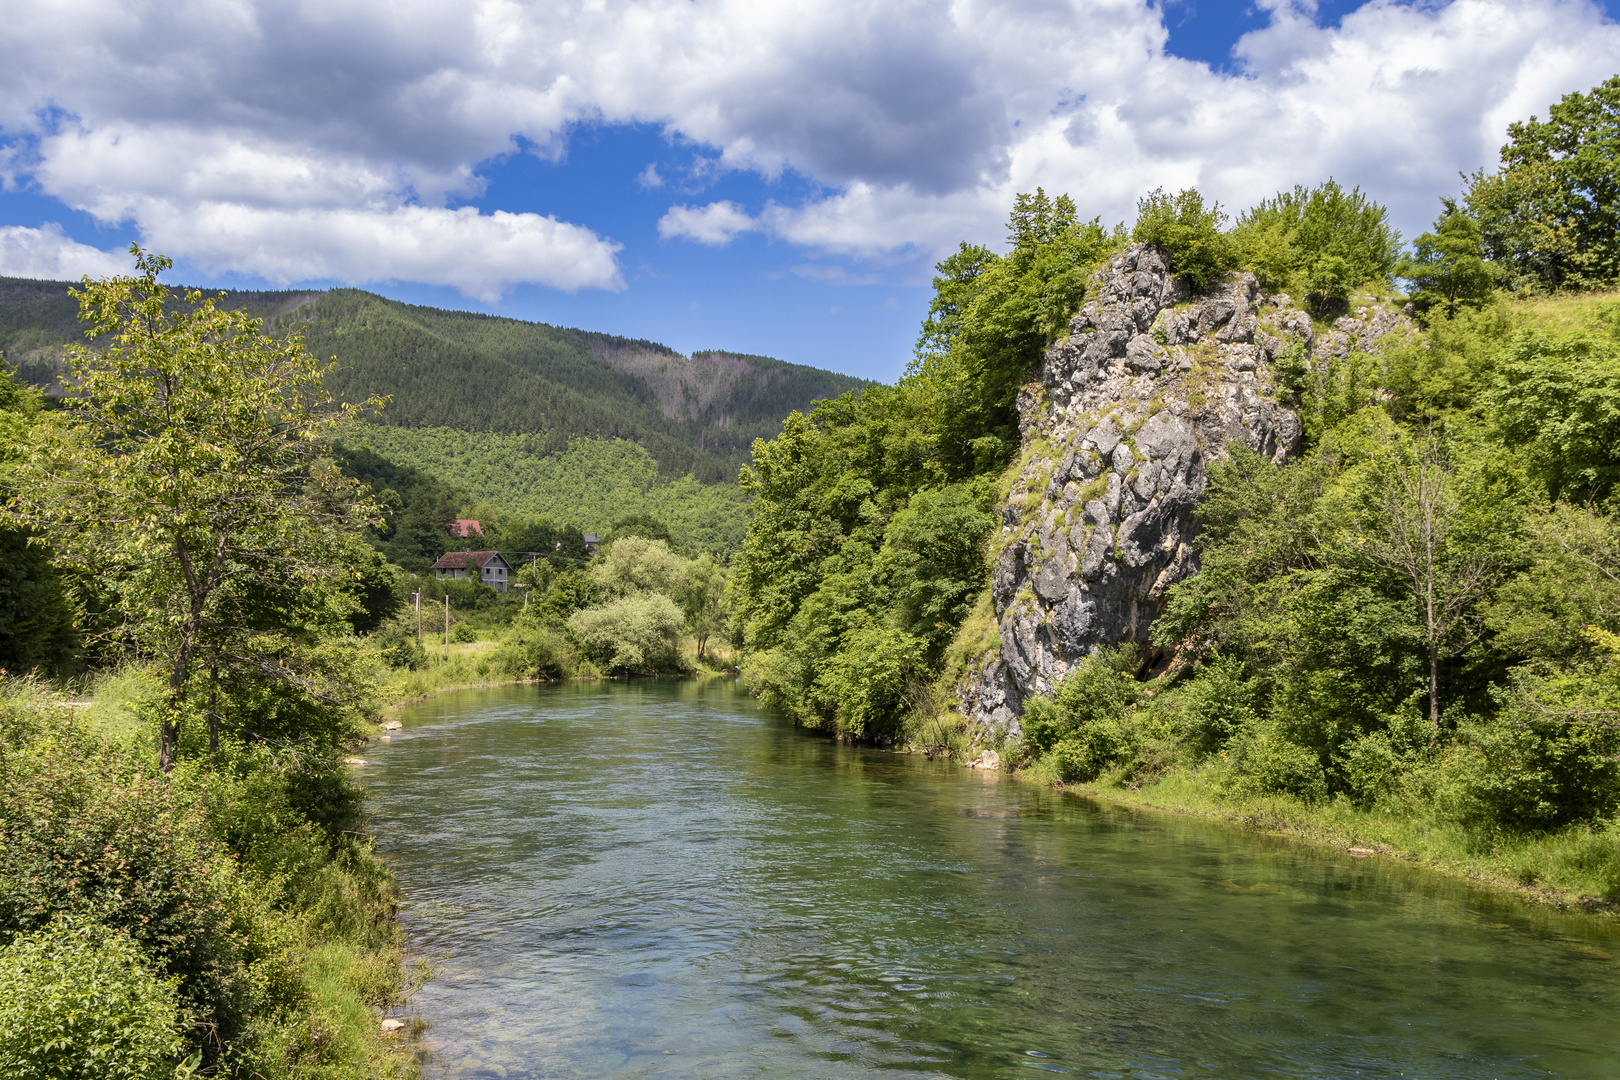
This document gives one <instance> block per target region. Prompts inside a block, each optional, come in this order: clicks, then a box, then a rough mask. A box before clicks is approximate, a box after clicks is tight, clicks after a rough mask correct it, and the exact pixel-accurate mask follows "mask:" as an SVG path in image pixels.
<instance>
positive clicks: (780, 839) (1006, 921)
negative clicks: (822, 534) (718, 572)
mask: <svg viewBox="0 0 1620 1080" xmlns="http://www.w3.org/2000/svg"><path fill="white" fill-rule="evenodd" d="M402 719H403V720H404V725H405V726H404V730H403V731H401V732H398V733H396V736H395V737H394V738H393V740H392V741H391V742H389V743H388V744H386V745H379V746H374V747H372V748H370V750H369V754H368V759H369V764H368V765H367V766H366V767H365V769H364V770H363V773H364V776H365V778H366V784H367V787H368V791H369V794H370V798H371V805H372V808H373V813H374V820H373V827H374V828H375V830H376V832H377V835H378V848H379V850H380V851H381V852H382V853H383V855H384V857H385V858H386V859H387V860H388V862H389V863H390V865H392V866H393V867H394V868H395V870H396V871H397V873H398V874H399V877H400V880H401V883H402V886H403V890H404V905H403V909H402V917H403V919H404V921H405V925H406V927H407V928H408V930H409V933H410V935H411V938H412V940H413V942H414V943H415V945H416V946H417V947H418V948H420V949H421V950H423V951H424V952H425V953H427V954H428V955H429V956H432V957H434V958H436V962H437V964H438V966H439V974H438V977H437V978H436V979H435V980H434V981H432V982H431V983H429V984H428V986H427V987H426V988H425V989H424V990H423V992H422V993H421V994H420V995H419V997H418V999H417V1003H416V1004H417V1009H418V1010H419V1011H420V1013H421V1014H422V1015H423V1016H424V1017H425V1018H427V1019H428V1020H429V1021H431V1023H432V1027H431V1029H430V1030H429V1031H428V1032H427V1033H426V1034H425V1035H424V1036H423V1038H424V1041H425V1043H426V1044H427V1046H428V1047H429V1048H430V1049H431V1051H432V1052H431V1055H430V1056H429V1057H428V1059H427V1061H426V1064H425V1067H424V1072H425V1075H426V1077H428V1078H429V1080H440V1078H443V1080H449V1078H454V1080H468V1078H474V1077H477V1078H485V1077H693V1078H705V1080H707V1078H720V1077H770V1078H794V1080H797V1078H813V1077H860V1078H868V1077H902V1076H903V1077H907V1078H908V1080H917V1078H919V1077H928V1076H938V1077H962V1078H981V1077H982V1078H990V1077H1033V1076H1036V1075H1038V1074H1039V1073H1041V1072H1043V1071H1044V1072H1055V1073H1069V1074H1073V1075H1078V1076H1085V1077H1098V1078H1122V1077H1131V1078H1138V1080H1152V1078H1167V1077H1175V1078H1191V1077H1222V1078H1240V1077H1311V1078H1329V1077H1380V1078H1382V1077H1398V1076H1405V1077H1446V1078H1452V1077H1455V1078H1459V1080H1464V1078H1465V1080H1482V1078H1496V1080H1506V1078H1509V1077H1514V1078H1518V1077H1592V1078H1598V1077H1602V1078H1613V1077H1620V960H1617V959H1616V957H1620V928H1616V927H1614V926H1612V925H1609V924H1606V923H1604V922H1602V921H1600V920H1597V919H1594V918H1590V917H1584V916H1578V915H1560V914H1558V913H1556V912H1554V911H1551V910H1548V909H1543V908H1534V907H1530V906H1528V905H1524V904H1521V903H1519V902H1517V901H1514V900H1512V899H1508V898H1502V897H1498V896H1495V895H1492V894H1490V893H1487V892H1484V891H1481V890H1477V889H1473V888H1470V887H1468V886H1466V885H1464V884H1461V883H1458V882H1454V881H1450V880H1447V879H1443V878H1440V877H1437V876H1435V875H1431V874H1427V873H1424V872H1421V871H1418V870H1414V869H1411V868H1408V867H1403V866H1400V865H1398V864H1394V863H1392V862H1391V861H1389V860H1383V859H1368V860H1356V859H1353V858H1351V857H1349V856H1347V855H1342V854H1338V853H1333V852H1325V851H1320V850H1317V849H1314V848H1311V847H1309V846H1306V845H1302V844H1298V843H1293V842H1289V841H1286V840H1282V839H1274V838H1269V837H1265V836H1259V835H1255V834H1253V833H1250V832H1245V831H1242V830H1238V829H1234V828H1230V827H1226V826H1221V825H1217V824H1214V823H1210V822H1204V821H1199V820H1193V819H1184V818H1179V817H1173V816H1169V815H1160V814H1150V813H1137V812H1132V811H1128V810H1121V809H1117V808H1110V807H1104V806H1099V805H1097V804H1095V803H1093V802H1091V801H1089V800H1086V799H1082V798H1077V797H1075V796H1072V795H1061V794H1057V793H1054V792H1052V791H1049V790H1045V789H1042V788H1041V787H1039V786H1037V785H1033V784H1021V783H1017V782H1014V781H1010V780H1008V779H1006V778H1005V777H1002V776H1000V775H997V774H982V773H975V772H970V771H965V770H962V769H960V768H959V767H955V766H952V765H949V764H947V763H944V762H931V761H929V760H927V759H926V758H924V757H922V756H920V755H918V756H908V755H900V754H892V753H885V752H882V751H876V750H868V749H861V748H854V747H848V746H839V745H836V744H833V743H830V742H828V741H825V740H823V739H819V738H816V737H814V736H811V735H808V734H806V733H804V732H802V731H798V730H795V729H794V728H793V727H792V726H791V725H789V724H788V723H786V722H785V721H783V720H781V719H780V718H778V717H776V716H774V715H772V714H771V713H769V712H768V711H766V710H764V709H761V708H760V707H759V706H758V705H757V704H756V703H754V702H753V701H752V700H751V699H750V698H749V697H748V696H747V695H746V694H745V693H743V692H742V691H741V690H740V689H739V688H738V687H736V686H735V685H734V684H732V683H730V682H726V681H722V680H710V681H706V682H701V683H700V682H695V681H657V682H653V681H643V682H633V683H629V684H626V683H623V682H611V683H596V684H588V683H581V684H565V685H559V686H544V687H535V686H523V687H509V688H502V689H496V690H484V691H476V692H464V693H456V694H447V695H443V696H440V697H437V698H434V699H432V700H431V701H429V702H427V703H425V704H422V705H420V706H417V707H415V708H413V709H412V710H410V711H408V712H407V713H405V714H404V715H403V716H402Z"/></svg>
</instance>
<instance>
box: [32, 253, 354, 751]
mask: <svg viewBox="0 0 1620 1080" xmlns="http://www.w3.org/2000/svg"><path fill="white" fill-rule="evenodd" d="M131 251H132V253H133V254H134V256H135V264H136V270H137V271H138V274H137V276H134V277H115V278H110V279H107V280H104V281H89V280H88V279H86V281H85V284H84V287H83V289H82V291H79V292H77V293H76V295H77V296H78V297H79V302H80V305H81V315H80V317H81V318H82V319H83V320H84V321H85V322H87V323H88V329H87V330H86V334H87V335H88V336H89V337H90V338H91V339H92V341H93V342H94V346H93V347H92V346H79V347H76V348H75V349H74V350H73V351H72V353H71V355H70V362H71V365H72V376H71V380H70V385H72V386H73V387H74V389H75V391H76V396H75V400H74V404H73V406H72V407H70V408H68V409H65V410H62V411H60V412H54V413H52V414H50V415H49V416H47V417H46V418H44V419H43V420H42V421H41V423H40V426H39V436H38V439H37V443H36V446H35V448H34V450H33V452H32V454H31V455H30V457H29V459H28V461H27V462H26V463H24V465H23V467H21V468H20V469H19V470H18V472H17V485H18V492H19V494H18V498H17V500H16V501H15V504H14V506H13V509H12V517H13V519H14V520H17V521H19V522H20V523H22V524H25V525H27V526H29V527H32V528H36V529H39V530H41V532H42V533H43V534H44V535H45V536H46V537H47V538H48V539H49V541H50V543H51V544H52V546H53V547H54V548H55V550H56V551H57V552H58V553H59V558H60V561H61V564H62V566H63V567H64V569H66V570H67V571H68V572H69V573H70V574H72V575H75V576H77V577H78V579H79V580H80V581H90V580H93V581H95V582H96V583H97V585H98V586H99V587H100V588H102V589H103V590H105V593H106V595H107V596H108V597H109V598H110V603H111V609H110V611H109V613H108V615H109V621H108V622H107V623H105V624H103V625H102V626H100V627H99V628H98V631H99V632H100V633H101V634H102V635H103V636H106V637H110V638H113V639H116V640H118V641H120V642H122V643H123V644H125V645H127V646H128V647H130V648H131V649H133V650H134V651H135V652H136V653H137V654H138V655H142V656H147V657H151V658H154V659H157V660H160V661H161V662H162V664H163V665H164V667H165V669H166V671H167V694H166V696H165V699H164V701H163V703H162V715H161V717H160V733H161V734H160V749H159V757H160V761H161V764H162V766H163V767H164V768H165V769H168V768H170V767H171V766H172V765H173V763H174V760H175V753H176V741H177V737H178V724H179V722H180V719H181V717H182V716H184V715H185V714H186V712H187V711H188V709H194V708H195V707H196V704H197V698H198V697H199V690H198V685H197V684H198V682H199V679H204V678H206V679H207V680H208V681H210V682H212V680H213V678H214V677H218V676H220V675H221V674H222V673H223V674H225V675H231V674H233V673H234V674H236V675H239V676H241V677H242V678H244V679H247V680H251V681H258V682H265V681H268V682H270V683H273V684H282V685H291V686H295V687H297V688H299V689H301V690H305V691H313V692H317V693H318V692H319V691H320V689H321V682H322V679H323V677H324V675H326V674H329V671H323V661H322V658H321V657H320V656H319V655H318V654H319V651H320V650H319V649H318V648H316V646H315V643H314V642H312V641H311V640H310V638H309V632H310V628H311V627H312V626H319V625H321V624H322V623H325V624H326V625H335V624H336V623H337V622H339V621H341V620H342V619H343V618H344V616H345V615H346V614H347V612H348V610H349V609H350V608H351V607H352V605H353V601H352V600H345V599H344V598H343V597H342V594H341V591H340V589H338V588H337V587H336V586H338V585H340V584H341V583H342V579H343V577H344V576H345V575H346V574H348V573H349V571H350V567H351V566H352V560H351V551H352V550H353V545H354V544H355V542H356V537H357V531H358V528H359V527H360V526H361V525H362V524H363V523H365V522H366V521H368V520H371V519H373V515H374V508H373V505H372V504H371V503H370V502H369V500H367V499H364V498H362V497H361V495H360V491H359V488H358V486H357V484H356V483H355V482H354V481H352V480H349V479H347V478H345V477H343V476H342V475H341V474H340V473H339V472H338V470H337V469H336V467H335V466H333V465H332V463H331V462H330V460H329V459H326V458H325V457H324V456H323V455H324V454H325V452H326V450H327V448H328V443H329V440H330V438H331V437H332V436H333V435H334V434H336V433H337V432H338V430H339V429H340V427H341V425H343V424H345V423H346V422H350V421H352V420H353V418H354V417H355V416H356V414H357V413H358V412H359V411H360V410H361V409H362V408H364V407H365V406H353V405H343V406H337V405H334V403H333V402H332V401H331V399H330V397H329V395H327V394H326V393H324V392H323V390H322V388H321V380H322V376H323V375H324V374H325V373H326V371H327V370H329V369H328V368H327V367H325V366H323V365H322V364H320V363H319V362H318V361H317V360H316V359H315V358H314V357H312V356H311V355H310V354H309V353H308V352H307V351H306V350H305V349H304V347H303V344H302V342H301V341H300V340H299V339H298V338H297V337H296V336H294V337H289V338H283V339H276V338H271V337H267V336H265V335H264V334H263V333H262V332H261V325H260V323H259V322H258V321H257V320H255V319H251V318H249V317H248V316H247V315H245V314H244V313H241V312H232V311H225V310H221V309H220V308H219V307H218V306H217V304H218V301H217V298H215V297H208V296H204V295H203V294H202V293H200V292H195V291H190V292H186V293H185V294H184V295H181V296H177V295H175V294H173V293H172V292H171V290H170V289H169V288H168V287H166V286H165V285H163V284H162V283H161V282H160V281H159V280H158V278H159V275H160V274H162V273H163V272H164V271H165V270H167V269H169V267H170V266H171V263H170V260H168V259H166V258H164V257H162V256H159V255H152V254H149V253H146V252H143V251H141V250H140V248H139V247H138V246H137V247H132V248H131ZM379 404H380V402H378V401H375V400H373V401H371V402H368V403H367V406H375V405H379ZM209 714H210V722H211V724H212V723H213V722H215V721H217V714H216V713H215V712H214V710H213V709H212V708H210V709H209Z"/></svg>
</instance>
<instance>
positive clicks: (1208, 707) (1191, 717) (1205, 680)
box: [1180, 655, 1257, 754]
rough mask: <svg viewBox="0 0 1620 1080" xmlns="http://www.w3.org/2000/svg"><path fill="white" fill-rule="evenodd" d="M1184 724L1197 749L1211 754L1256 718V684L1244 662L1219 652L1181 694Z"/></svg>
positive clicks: (1187, 734)
mask: <svg viewBox="0 0 1620 1080" xmlns="http://www.w3.org/2000/svg"><path fill="white" fill-rule="evenodd" d="M1180 704H1181V706H1182V710H1183V711H1182V726H1183V729H1184V730H1185V732H1186V736H1187V740H1188V742H1190V743H1191V744H1192V746H1193V748H1194V749H1196V750H1198V751H1200V752H1202V753H1205V754H1210V753H1214V752H1215V751H1216V750H1219V749H1220V748H1221V747H1222V746H1225V745H1226V742H1227V740H1228V739H1230V738H1232V736H1234V735H1236V734H1237V733H1238V732H1240V731H1243V730H1244V729H1246V728H1247V727H1249V726H1250V725H1251V724H1253V723H1254V722H1255V721H1256V719H1257V718H1256V716H1255V711H1254V687H1253V685H1252V684H1251V683H1250V682H1249V681H1248V680H1247V679H1245V678H1244V677H1243V664H1242V663H1241V662H1240V661H1238V660H1237V659H1235V658H1232V657H1226V656H1220V655H1216V656H1214V657H1212V658H1211V659H1210V660H1209V662H1208V663H1206V664H1204V665H1203V666H1202V668H1201V669H1200V670H1199V672H1198V676H1197V678H1195V679H1194V680H1193V681H1192V683H1191V685H1190V686H1188V687H1187V690H1186V692H1185V693H1183V694H1182V695H1181V701H1180Z"/></svg>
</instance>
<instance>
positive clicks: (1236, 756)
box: [1221, 723, 1327, 802]
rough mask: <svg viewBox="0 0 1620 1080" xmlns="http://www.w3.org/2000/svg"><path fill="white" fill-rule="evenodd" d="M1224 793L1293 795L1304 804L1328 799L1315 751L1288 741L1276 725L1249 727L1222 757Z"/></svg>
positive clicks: (1323, 773) (1322, 772)
mask: <svg viewBox="0 0 1620 1080" xmlns="http://www.w3.org/2000/svg"><path fill="white" fill-rule="evenodd" d="M1221 757H1222V759H1223V761H1224V762H1225V764H1226V766H1227V770H1226V772H1225V774H1224V777H1223V779H1222V784H1221V786H1222V789H1223V790H1224V791H1226V792H1228V793H1231V794H1241V795H1291V796H1293V797H1294V798H1296V799H1300V800H1303V801H1304V802H1318V801H1320V800H1322V799H1324V798H1326V797H1327V774H1326V773H1325V772H1324V771H1323V769H1322V761H1321V758H1319V757H1318V756H1317V754H1316V752H1315V751H1314V750H1310V749H1307V748H1306V747H1303V746H1300V745H1299V744H1298V743H1296V742H1294V741H1293V740H1291V739H1289V738H1288V736H1287V734H1286V733H1285V732H1284V730H1283V729H1282V727H1281V726H1280V725H1278V724H1276V723H1260V724H1255V725H1252V726H1250V727H1249V728H1247V729H1245V730H1244V731H1243V732H1242V733H1240V734H1239V735H1238V736H1237V737H1236V738H1234V739H1233V740H1232V741H1231V742H1230V743H1229V744H1227V749H1226V751H1225V753H1223V754H1222V755H1221Z"/></svg>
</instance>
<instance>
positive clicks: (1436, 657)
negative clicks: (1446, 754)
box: [1429, 643, 1440, 746]
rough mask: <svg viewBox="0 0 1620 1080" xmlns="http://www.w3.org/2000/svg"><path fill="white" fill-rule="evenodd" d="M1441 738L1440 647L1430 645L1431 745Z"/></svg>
mask: <svg viewBox="0 0 1620 1080" xmlns="http://www.w3.org/2000/svg"><path fill="white" fill-rule="evenodd" d="M1439 740H1440V647H1439V646H1438V645H1435V644H1432V643H1431V644H1430V645H1429V745H1430V746H1433V745H1434V744H1435V743H1436V742H1438V741H1439Z"/></svg>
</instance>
